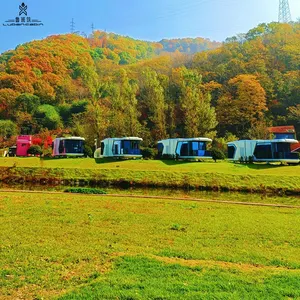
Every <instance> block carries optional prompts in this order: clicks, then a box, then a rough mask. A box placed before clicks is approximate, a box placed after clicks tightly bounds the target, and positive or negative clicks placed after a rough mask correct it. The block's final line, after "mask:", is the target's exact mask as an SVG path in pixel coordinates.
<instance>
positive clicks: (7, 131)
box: [0, 120, 18, 138]
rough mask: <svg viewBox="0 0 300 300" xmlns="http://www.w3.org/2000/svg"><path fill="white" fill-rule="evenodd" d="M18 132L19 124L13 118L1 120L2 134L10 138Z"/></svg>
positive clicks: (0, 131)
mask: <svg viewBox="0 0 300 300" xmlns="http://www.w3.org/2000/svg"><path fill="white" fill-rule="evenodd" d="M17 133H18V130H17V125H16V124H15V123H14V122H13V121H11V120H0V136H1V137H3V138H10V137H11V136H14V135H16V134H17Z"/></svg>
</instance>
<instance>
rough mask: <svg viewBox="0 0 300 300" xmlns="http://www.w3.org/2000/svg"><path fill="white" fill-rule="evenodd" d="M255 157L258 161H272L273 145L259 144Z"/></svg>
mask: <svg viewBox="0 0 300 300" xmlns="http://www.w3.org/2000/svg"><path fill="white" fill-rule="evenodd" d="M254 156H255V157H256V158H257V159H272V158H273V156H272V145H271V144H257V145H256V147H255V150H254Z"/></svg>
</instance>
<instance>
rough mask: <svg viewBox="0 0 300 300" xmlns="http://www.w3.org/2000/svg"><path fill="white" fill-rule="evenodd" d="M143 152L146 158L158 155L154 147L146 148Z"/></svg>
mask: <svg viewBox="0 0 300 300" xmlns="http://www.w3.org/2000/svg"><path fill="white" fill-rule="evenodd" d="M141 154H142V155H143V158H145V159H153V158H154V157H155V156H156V151H155V149H153V148H144V149H142V150H141Z"/></svg>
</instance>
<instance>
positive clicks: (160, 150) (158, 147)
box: [157, 143, 164, 156]
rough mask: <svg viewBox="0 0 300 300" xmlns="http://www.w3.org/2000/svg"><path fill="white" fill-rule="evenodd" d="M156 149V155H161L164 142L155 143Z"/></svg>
mask: <svg viewBox="0 0 300 300" xmlns="http://www.w3.org/2000/svg"><path fill="white" fill-rule="evenodd" d="M157 151H158V156H162V154H163V151H164V144H163V143H158V144H157Z"/></svg>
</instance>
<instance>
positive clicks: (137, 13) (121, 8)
mask: <svg viewBox="0 0 300 300" xmlns="http://www.w3.org/2000/svg"><path fill="white" fill-rule="evenodd" d="M24 2H25V4H26V5H27V7H28V8H27V13H28V16H30V17H31V18H35V19H40V20H41V21H42V22H43V24H44V26H39V27H25V26H24V27H12V26H11V27H8V26H3V25H2V24H3V23H5V21H6V20H8V19H13V18H15V17H17V16H18V13H19V5H20V4H21V3H22V1H17V0H2V1H1V9H0V41H1V42H0V53H2V52H4V51H6V50H9V49H14V48H15V47H16V46H17V45H19V44H22V43H24V42H28V41H31V40H34V39H42V38H44V37H46V36H48V35H52V34H63V33H68V32H70V23H71V20H72V18H74V22H75V30H77V31H79V32H84V33H86V34H89V33H91V24H92V23H93V24H94V27H95V29H103V30H107V31H108V32H115V33H118V34H122V35H128V36H131V37H133V38H137V39H143V40H150V41H159V40H161V39H163V38H176V37H198V36H199V37H205V38H210V39H211V40H216V41H223V40H225V39H226V37H230V36H233V35H235V34H238V33H244V32H247V31H248V30H249V29H251V28H253V27H255V26H256V25H257V24H259V23H263V22H271V21H277V19H278V7H279V0H150V1H148V0H147V1H146V0H106V1H102V0H85V1H83V0H52V1H48V4H46V1H45V0H27V1H26V0H24ZM289 3H290V8H291V13H292V18H293V20H296V19H297V18H299V17H300V0H289Z"/></svg>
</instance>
